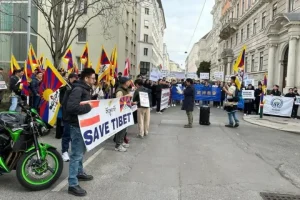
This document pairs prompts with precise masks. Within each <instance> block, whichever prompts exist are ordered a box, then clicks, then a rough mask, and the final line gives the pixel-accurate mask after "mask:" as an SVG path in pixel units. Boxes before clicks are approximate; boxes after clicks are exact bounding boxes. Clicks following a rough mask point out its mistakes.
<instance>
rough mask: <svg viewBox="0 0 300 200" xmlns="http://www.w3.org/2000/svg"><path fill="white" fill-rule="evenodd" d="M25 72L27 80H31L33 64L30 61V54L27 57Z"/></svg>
mask: <svg viewBox="0 0 300 200" xmlns="http://www.w3.org/2000/svg"><path fill="white" fill-rule="evenodd" d="M25 72H26V73H25V74H26V76H27V80H29V81H30V80H31V77H32V72H33V70H32V66H31V63H30V59H29V55H28V57H27V60H26V70H25Z"/></svg>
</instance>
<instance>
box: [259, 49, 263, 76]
mask: <svg viewBox="0 0 300 200" xmlns="http://www.w3.org/2000/svg"><path fill="white" fill-rule="evenodd" d="M263 66H264V52H263V51H262V52H260V54H259V71H262V69H263Z"/></svg>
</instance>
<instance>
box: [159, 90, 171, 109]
mask: <svg viewBox="0 0 300 200" xmlns="http://www.w3.org/2000/svg"><path fill="white" fill-rule="evenodd" d="M169 100H170V89H162V90H161V102H160V110H163V109H165V108H167V107H168V105H169Z"/></svg>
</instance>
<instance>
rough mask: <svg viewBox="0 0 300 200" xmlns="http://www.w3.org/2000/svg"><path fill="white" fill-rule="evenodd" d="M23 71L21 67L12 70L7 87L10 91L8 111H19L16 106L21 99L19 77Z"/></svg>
mask: <svg viewBox="0 0 300 200" xmlns="http://www.w3.org/2000/svg"><path fill="white" fill-rule="evenodd" d="M23 74H24V72H23V70H21V69H17V70H14V72H13V75H12V76H11V77H10V82H9V89H10V91H11V95H10V98H11V105H10V107H9V111H21V109H20V108H19V106H18V102H19V100H20V99H21V89H20V84H21V77H22V76H23Z"/></svg>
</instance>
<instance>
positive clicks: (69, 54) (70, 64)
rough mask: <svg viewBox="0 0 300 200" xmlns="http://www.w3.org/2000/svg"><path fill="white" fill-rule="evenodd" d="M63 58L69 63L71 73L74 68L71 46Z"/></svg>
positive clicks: (68, 67)
mask: <svg viewBox="0 0 300 200" xmlns="http://www.w3.org/2000/svg"><path fill="white" fill-rule="evenodd" d="M63 58H64V61H65V62H66V63H67V64H68V66H67V71H68V73H71V72H72V71H73V70H74V69H73V68H74V65H73V57H72V51H71V48H68V50H67V51H66V54H65V55H64V57H63Z"/></svg>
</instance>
